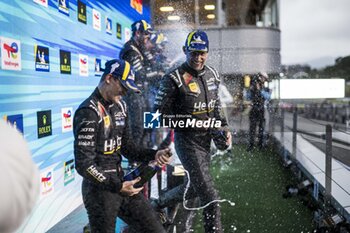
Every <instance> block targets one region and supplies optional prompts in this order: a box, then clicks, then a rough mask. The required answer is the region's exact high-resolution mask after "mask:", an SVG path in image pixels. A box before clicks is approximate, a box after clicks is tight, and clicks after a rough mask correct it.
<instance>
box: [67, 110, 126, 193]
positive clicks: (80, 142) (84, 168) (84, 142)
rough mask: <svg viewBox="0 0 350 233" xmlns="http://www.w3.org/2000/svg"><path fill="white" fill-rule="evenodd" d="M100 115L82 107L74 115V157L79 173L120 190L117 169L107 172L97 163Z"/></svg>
mask: <svg viewBox="0 0 350 233" xmlns="http://www.w3.org/2000/svg"><path fill="white" fill-rule="evenodd" d="M98 120H99V119H98V116H97V113H96V112H94V111H93V110H92V109H88V108H85V109H80V110H78V111H77V112H76V113H75V115H74V124H73V126H74V138H75V140H74V157H75V164H76V169H77V171H78V173H79V174H80V175H81V176H83V177H84V178H85V179H88V180H89V181H91V182H93V183H94V184H96V185H98V186H100V187H101V188H102V189H106V190H110V191H111V192H119V191H120V189H121V187H122V183H121V180H120V179H119V177H118V176H117V171H115V172H113V173H106V172H105V171H104V170H103V169H102V168H101V167H100V166H98V165H97V164H96V157H97V149H96V147H97V136H98Z"/></svg>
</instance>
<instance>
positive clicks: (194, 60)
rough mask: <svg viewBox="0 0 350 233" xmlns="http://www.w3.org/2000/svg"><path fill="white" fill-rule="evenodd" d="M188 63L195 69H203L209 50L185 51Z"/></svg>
mask: <svg viewBox="0 0 350 233" xmlns="http://www.w3.org/2000/svg"><path fill="white" fill-rule="evenodd" d="M185 53H186V61H187V64H188V65H189V66H190V67H191V68H192V69H194V70H197V71H199V70H202V69H203V68H204V65H205V62H206V61H207V58H208V52H202V51H185Z"/></svg>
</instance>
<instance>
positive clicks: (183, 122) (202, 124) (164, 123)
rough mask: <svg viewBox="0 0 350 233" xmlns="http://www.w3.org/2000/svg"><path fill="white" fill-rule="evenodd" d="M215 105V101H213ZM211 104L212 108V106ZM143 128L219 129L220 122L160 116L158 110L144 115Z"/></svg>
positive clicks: (211, 119)
mask: <svg viewBox="0 0 350 233" xmlns="http://www.w3.org/2000/svg"><path fill="white" fill-rule="evenodd" d="M214 104H215V100H214ZM214 104H213V106H214ZM143 126H144V128H146V129H150V128H160V127H163V128H179V129H185V128H220V127H221V121H220V120H217V119H215V118H208V119H206V120H201V119H196V118H192V115H183V114H176V115H165V114H164V115H162V113H160V112H159V111H158V110H157V111H156V112H155V113H152V112H145V113H144V124H143Z"/></svg>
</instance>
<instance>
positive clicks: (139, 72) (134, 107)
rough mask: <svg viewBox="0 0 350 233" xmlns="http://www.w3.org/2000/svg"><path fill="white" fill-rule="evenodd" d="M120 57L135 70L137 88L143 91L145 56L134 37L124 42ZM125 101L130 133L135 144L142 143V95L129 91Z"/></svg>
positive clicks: (145, 70) (143, 100)
mask: <svg viewBox="0 0 350 233" xmlns="http://www.w3.org/2000/svg"><path fill="white" fill-rule="evenodd" d="M119 57H120V59H123V60H125V61H128V62H129V63H130V65H131V66H132V67H133V68H134V70H135V83H136V85H137V86H138V87H139V89H140V90H141V91H142V92H144V82H145V80H146V74H147V69H146V67H145V58H144V55H143V53H142V50H141V48H140V47H139V46H138V45H137V43H136V42H135V40H134V39H130V40H129V41H128V42H126V43H125V44H124V47H123V49H122V50H121V51H120V54H119ZM125 101H126V103H127V105H128V106H129V115H130V118H129V124H130V128H131V135H132V136H133V138H134V140H135V144H136V145H142V144H143V138H144V134H145V131H144V128H143V112H144V110H145V109H144V106H145V98H144V95H140V94H137V93H131V92H129V93H128V95H127V96H125Z"/></svg>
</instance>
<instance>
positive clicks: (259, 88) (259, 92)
mask: <svg viewBox="0 0 350 233" xmlns="http://www.w3.org/2000/svg"><path fill="white" fill-rule="evenodd" d="M267 79H268V75H267V74H266V73H265V72H260V73H258V74H256V75H253V77H252V82H251V85H250V89H249V90H248V92H247V99H248V100H250V101H251V106H252V107H251V110H250V112H249V145H248V148H247V150H248V151H251V150H252V149H253V148H254V142H255V133H256V127H257V126H258V148H259V149H262V148H263V146H264V144H263V143H264V128H265V101H266V100H269V99H270V92H269V91H268V89H266V88H265V87H264V83H265V82H266V81H267Z"/></svg>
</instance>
